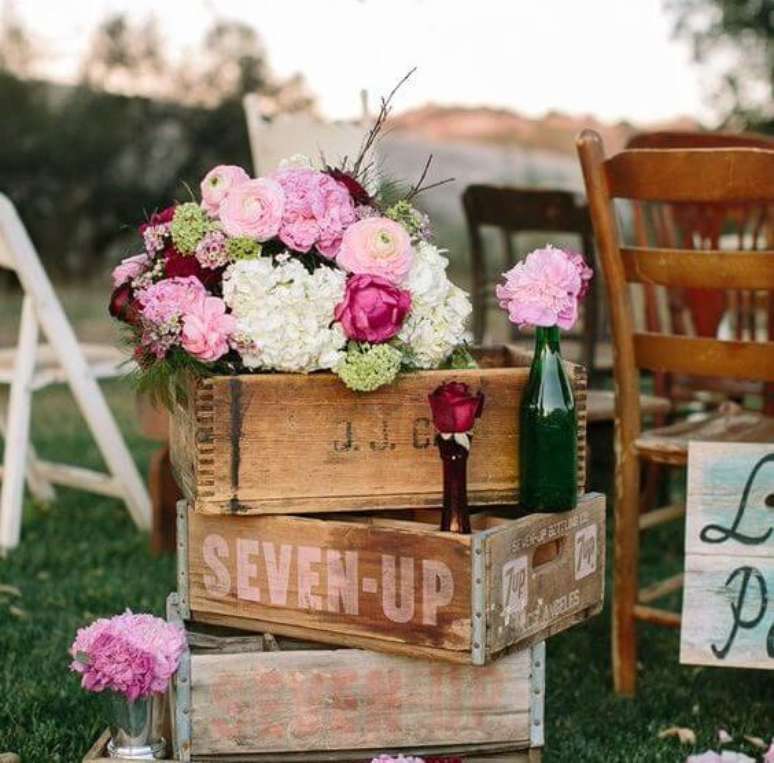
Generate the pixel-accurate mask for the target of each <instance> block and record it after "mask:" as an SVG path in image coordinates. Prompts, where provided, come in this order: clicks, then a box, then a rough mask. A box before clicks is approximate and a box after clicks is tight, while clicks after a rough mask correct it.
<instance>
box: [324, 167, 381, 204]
mask: <svg viewBox="0 0 774 763" xmlns="http://www.w3.org/2000/svg"><path fill="white" fill-rule="evenodd" d="M326 172H327V173H328V174H329V175H330V176H331V177H332V178H333V179H334V180H337V181H338V182H339V183H341V184H342V185H343V186H344V187H345V188H346V189H347V190H348V191H349V195H350V196H351V197H352V201H354V202H355V204H370V203H371V197H370V195H369V194H368V191H366V189H365V188H363V186H362V185H361V184H360V183H359V182H358V181H357V180H355V178H353V177H352V175H348V174H347V173H346V172H342V171H341V170H335V169H333V167H328V169H327V170H326Z"/></svg>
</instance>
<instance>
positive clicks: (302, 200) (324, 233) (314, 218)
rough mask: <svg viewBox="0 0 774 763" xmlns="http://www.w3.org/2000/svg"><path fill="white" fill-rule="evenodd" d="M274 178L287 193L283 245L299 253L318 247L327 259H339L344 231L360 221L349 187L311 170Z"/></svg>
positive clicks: (278, 174) (287, 171)
mask: <svg viewBox="0 0 774 763" xmlns="http://www.w3.org/2000/svg"><path fill="white" fill-rule="evenodd" d="M272 178H274V179H275V180H276V181H277V182H278V183H279V184H280V185H281V186H282V190H283V191H284V192H285V211H284V214H283V217H282V224H281V225H280V230H279V237H280V240H281V241H282V243H283V244H285V246H287V247H289V248H290V249H293V250H294V251H297V252H308V251H309V250H310V249H312V247H314V246H316V247H317V249H318V251H319V252H320V253H321V254H322V255H323V256H325V257H328V258H331V259H332V258H333V257H335V256H336V254H337V252H338V249H339V244H340V243H341V237H342V236H343V234H344V231H345V230H346V228H347V226H348V225H351V224H352V223H353V222H355V220H356V216H355V207H354V204H353V202H352V197H351V196H350V194H349V191H347V189H346V187H345V186H344V185H343V184H342V183H340V182H338V181H337V180H334V178H332V177H331V176H330V175H327V174H325V173H324V172H319V171H318V170H313V169H310V168H308V167H286V168H283V169H280V170H277V171H276V172H274V173H273V174H272Z"/></svg>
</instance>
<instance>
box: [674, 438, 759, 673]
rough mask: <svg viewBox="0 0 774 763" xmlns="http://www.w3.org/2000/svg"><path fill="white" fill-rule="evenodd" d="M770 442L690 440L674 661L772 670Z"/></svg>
mask: <svg viewBox="0 0 774 763" xmlns="http://www.w3.org/2000/svg"><path fill="white" fill-rule="evenodd" d="M773 509H774V444H766V443H764V444H752V443H747V444H742V443H692V444H691V445H690V447H689V450H688V498H687V504H686V539H685V547H686V558H685V576H684V594H683V617H682V627H681V633H680V661H681V662H682V663H686V664H690V665H713V666H716V667H742V668H759V669H768V670H772V669H774V601H773V598H774V596H773V595H774V511H773Z"/></svg>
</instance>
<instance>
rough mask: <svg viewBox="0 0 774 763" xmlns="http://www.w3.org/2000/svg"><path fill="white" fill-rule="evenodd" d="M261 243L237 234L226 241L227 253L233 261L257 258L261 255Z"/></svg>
mask: <svg viewBox="0 0 774 763" xmlns="http://www.w3.org/2000/svg"><path fill="white" fill-rule="evenodd" d="M261 249H262V247H261V245H260V244H259V243H258V242H257V241H255V240H254V239H252V238H247V237H246V236H237V237H236V238H230V239H229V240H228V241H227V242H226V254H227V255H228V259H229V260H230V261H231V262H236V261H237V260H255V259H257V258H258V257H260V256H261Z"/></svg>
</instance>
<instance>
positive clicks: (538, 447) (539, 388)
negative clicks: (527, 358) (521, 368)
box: [519, 326, 578, 512]
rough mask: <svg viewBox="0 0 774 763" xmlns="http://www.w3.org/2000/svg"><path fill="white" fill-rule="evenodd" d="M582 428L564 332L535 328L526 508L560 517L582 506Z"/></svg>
mask: <svg viewBox="0 0 774 763" xmlns="http://www.w3.org/2000/svg"><path fill="white" fill-rule="evenodd" d="M577 438H578V427H577V418H576V414H575V400H574V398H573V394H572V385H571V384H570V380H569V378H568V377H567V372H566V371H565V369H564V365H563V364H562V356H561V354H560V351H559V329H558V327H556V326H550V327H542V326H538V327H537V328H536V329H535V356H534V358H533V359H532V368H531V369H530V372H529V380H528V381H527V386H526V388H525V389H524V397H523V399H522V402H521V412H520V431H519V454H520V482H521V487H520V493H521V506H522V507H523V508H525V509H527V510H529V511H535V512H560V511H568V510H570V509H573V508H575V506H576V505H577V503H578V491H577V480H578V440H577Z"/></svg>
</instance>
